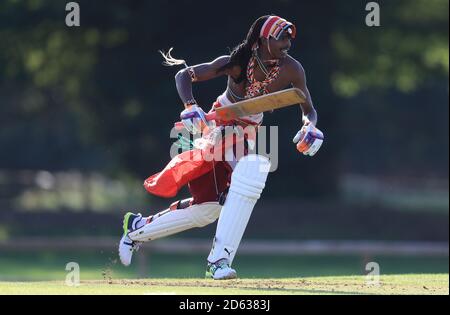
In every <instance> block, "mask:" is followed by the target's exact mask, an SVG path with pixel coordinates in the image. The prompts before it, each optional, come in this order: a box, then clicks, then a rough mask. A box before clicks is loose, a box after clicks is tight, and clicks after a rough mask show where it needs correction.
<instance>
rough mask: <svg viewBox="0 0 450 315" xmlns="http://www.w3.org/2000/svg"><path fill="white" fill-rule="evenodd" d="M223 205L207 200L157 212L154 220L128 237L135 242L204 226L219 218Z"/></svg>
mask: <svg viewBox="0 0 450 315" xmlns="http://www.w3.org/2000/svg"><path fill="white" fill-rule="evenodd" d="M221 208H222V206H221V205H220V204H219V203H217V202H205V203H202V204H198V205H192V206H190V207H187V208H184V209H175V210H165V211H163V212H160V214H161V215H158V214H156V215H155V216H154V219H153V221H151V222H150V223H148V224H146V225H144V226H143V227H141V228H139V229H137V230H135V231H132V232H130V233H129V234H128V237H129V238H130V239H131V240H133V241H135V242H147V241H151V240H155V239H158V238H161V237H165V236H169V235H172V234H176V233H179V232H182V231H185V230H188V229H191V228H194V227H202V226H205V225H208V224H210V223H212V222H214V221H216V220H217V218H218V217H219V214H220V210H221Z"/></svg>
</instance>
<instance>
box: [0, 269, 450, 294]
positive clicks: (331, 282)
mask: <svg viewBox="0 0 450 315" xmlns="http://www.w3.org/2000/svg"><path fill="white" fill-rule="evenodd" d="M0 292H1V294H80V295H81V294H87V295H94V294H142V295H146V294H148V295H173V294H181V295H261V294H262V295H310V294H345V295H357V294H358V295H359V294H365V295H367V294H383V295H388V294H389V295H390V294H433V295H435V294H445V295H448V294H449V277H448V274H405V275H386V276H381V277H380V283H379V285H373V284H367V283H366V278H365V277H363V276H341V277H312V278H291V279H285V278H284V279H283V278H280V279H237V280H228V281H213V280H204V279H155V280H153V279H150V280H105V281H98V280H97V281H82V282H81V283H80V285H79V286H76V287H69V286H66V285H65V284H64V282H61V281H59V282H57V281H50V282H48V281H47V282H0Z"/></svg>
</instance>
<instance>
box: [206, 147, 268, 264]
mask: <svg viewBox="0 0 450 315" xmlns="http://www.w3.org/2000/svg"><path fill="white" fill-rule="evenodd" d="M269 170H270V162H269V160H268V159H267V158H266V157H264V156H261V155H255V154H250V155H247V156H244V157H243V158H241V159H240V160H239V162H238V163H237V165H236V168H235V169H234V171H233V173H232V175H231V185H230V190H229V192H228V195H227V199H226V201H225V204H224V206H223V208H222V211H221V213H220V217H219V222H218V223H217V230H216V236H215V238H214V243H213V248H212V249H211V252H210V254H209V256H208V261H209V262H211V263H214V262H217V261H218V260H220V259H222V258H226V259H228V261H229V263H230V265H231V263H232V262H233V259H234V256H235V255H236V251H237V249H238V247H239V244H240V242H241V239H242V236H243V235H244V231H245V228H246V227H247V223H248V221H249V219H250V216H251V214H252V211H253V208H254V206H255V204H256V201H257V200H258V199H259V197H260V196H261V192H262V191H263V189H264V186H265V183H266V179H267V175H268V173H269Z"/></svg>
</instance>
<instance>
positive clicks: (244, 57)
mask: <svg viewBox="0 0 450 315" xmlns="http://www.w3.org/2000/svg"><path fill="white" fill-rule="evenodd" d="M269 17H270V15H264V16H261V17H259V18H258V19H257V20H256V21H255V22H253V24H252V26H251V27H250V30H249V31H248V34H247V37H246V38H245V39H244V40H243V41H242V42H241V43H240V44H239V45H238V46H236V47H235V48H234V49H233V51H232V52H231V56H230V61H229V62H228V63H227V64H225V65H223V66H222V67H221V68H219V69H218V70H217V72H221V71H224V70H228V69H231V68H233V67H234V66H239V67H240V68H241V73H240V74H239V77H237V78H236V79H234V78H233V81H234V82H235V83H237V84H238V83H241V82H242V81H244V80H245V79H246V73H247V66H248V62H249V61H250V58H251V57H252V47H253V45H254V44H255V43H256V42H258V44H261V43H260V42H259V41H260V39H259V33H260V31H261V28H262V26H263V24H264V22H266V20H267V18H269Z"/></svg>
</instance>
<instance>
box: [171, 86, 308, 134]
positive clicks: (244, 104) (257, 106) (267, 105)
mask: <svg viewBox="0 0 450 315" xmlns="http://www.w3.org/2000/svg"><path fill="white" fill-rule="evenodd" d="M305 101H306V97H305V94H304V93H303V92H302V91H301V90H300V89H297V88H290V89H287V90H282V91H278V92H274V93H269V94H265V95H261V96H257V97H255V98H250V99H246V100H243V101H240V102H236V103H234V104H233V105H229V106H223V107H219V108H216V109H215V111H213V112H211V113H209V114H206V115H205V116H206V120H208V121H209V120H216V119H217V120H221V121H229V120H233V119H236V118H239V117H245V116H249V115H255V114H259V113H264V112H267V111H272V110H275V109H280V108H283V107H287V106H291V105H295V104H300V103H304V102H305ZM175 127H176V128H177V129H181V128H183V123H182V122H177V123H175Z"/></svg>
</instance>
